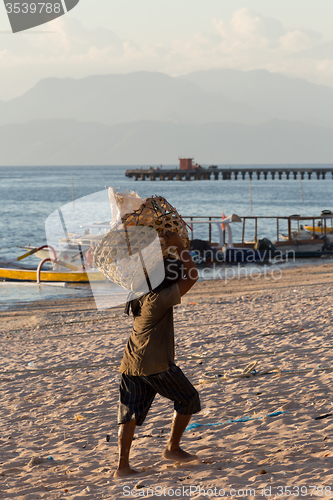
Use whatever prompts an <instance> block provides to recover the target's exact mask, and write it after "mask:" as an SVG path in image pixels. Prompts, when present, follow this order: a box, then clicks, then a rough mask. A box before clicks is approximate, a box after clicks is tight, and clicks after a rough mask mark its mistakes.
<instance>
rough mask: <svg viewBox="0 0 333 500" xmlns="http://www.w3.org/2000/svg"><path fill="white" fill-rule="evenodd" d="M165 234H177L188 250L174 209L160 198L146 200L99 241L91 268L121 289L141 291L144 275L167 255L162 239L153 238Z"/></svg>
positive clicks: (186, 234) (184, 225)
mask: <svg viewBox="0 0 333 500" xmlns="http://www.w3.org/2000/svg"><path fill="white" fill-rule="evenodd" d="M165 231H173V232H176V233H178V234H179V236H180V237H181V240H182V242H183V245H184V246H185V247H186V248H189V246H190V242H189V238H188V232H187V228H186V224H185V222H184V221H183V219H182V218H181V217H180V215H179V214H178V212H177V211H176V209H175V208H174V207H173V206H172V205H170V203H168V202H167V200H166V199H165V198H162V197H160V196H154V197H152V198H147V199H146V201H145V202H144V203H143V204H142V205H141V206H140V208H139V209H138V210H135V211H134V212H133V213H131V214H126V215H125V216H124V217H122V219H121V223H120V222H119V223H117V224H115V225H114V226H113V227H112V229H111V230H110V231H109V232H108V233H107V234H106V235H105V236H104V237H103V238H102V240H101V241H100V243H99V244H98V246H97V247H96V249H95V251H94V265H95V266H96V267H98V268H99V269H100V270H101V271H102V272H103V274H104V275H105V276H106V277H107V278H108V279H109V280H111V281H113V282H114V283H116V284H118V285H120V286H122V287H123V288H126V289H128V290H133V291H137V290H141V289H142V287H143V286H144V285H146V279H145V278H146V277H147V275H149V278H151V272H153V271H154V269H155V268H157V267H158V265H159V264H161V261H162V258H165V257H167V256H168V255H169V253H170V248H169V247H168V245H167V243H166V242H165V241H164V240H163V238H162V237H161V238H159V239H157V235H158V233H161V232H165ZM172 256H173V257H174V256H175V254H174V253H172ZM147 268H148V270H147ZM150 281H151V280H150ZM143 282H144V285H143ZM156 286H157V285H156Z"/></svg>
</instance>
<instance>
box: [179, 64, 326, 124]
mask: <svg viewBox="0 0 333 500" xmlns="http://www.w3.org/2000/svg"><path fill="white" fill-rule="evenodd" d="M180 79H181V80H183V81H188V82H191V83H194V84H196V85H198V86H199V87H200V88H201V89H202V90H204V91H205V92H221V93H222V94H223V95H225V96H226V97H228V98H230V99H232V100H234V101H237V102H238V103H243V104H245V105H246V106H252V107H253V108H254V109H256V110H257V111H258V112H261V113H267V114H268V115H270V116H273V117H275V118H278V119H280V120H295V121H301V122H303V123H312V124H315V125H323V126H333V89H331V88H329V87H325V86H323V85H316V84H314V83H309V82H307V81H306V80H302V79H300V78H290V77H287V76H284V75H281V74H277V73H269V72H268V71H266V70H254V71H246V72H244V71H238V70H233V69H213V70H207V71H197V72H194V73H189V74H187V75H184V76H182V77H180Z"/></svg>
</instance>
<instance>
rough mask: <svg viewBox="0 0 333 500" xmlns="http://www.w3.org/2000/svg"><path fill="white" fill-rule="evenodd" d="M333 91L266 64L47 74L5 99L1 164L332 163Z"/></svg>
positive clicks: (0, 109) (0, 116)
mask: <svg viewBox="0 0 333 500" xmlns="http://www.w3.org/2000/svg"><path fill="white" fill-rule="evenodd" d="M332 132H333V90H332V89H330V88H328V87H324V86H321V85H315V84H311V83H309V82H307V81H305V80H301V79H292V78H289V77H286V76H284V75H279V74H273V73H268V72H267V71H264V70H256V71H250V72H240V71H236V70H226V69H216V70H209V71H200V72H195V73H190V74H188V75H184V76H181V77H177V78H175V77H170V76H168V75H165V74H162V73H151V72H135V73H130V74H127V75H99V76H91V77H88V78H83V79H80V80H74V79H69V78H64V79H59V78H49V79H45V80H41V81H40V82H39V83H38V84H37V85H35V86H34V87H33V88H32V89H30V90H29V91H27V92H26V93H25V94H23V95H22V96H20V97H17V98H15V99H12V100H10V101H6V102H5V101H0V151H1V155H0V165H45V166H47V165H73V164H75V165H97V164H98V165H120V164H124V165H130V164H135V165H137V164H142V165H145V164H163V163H167V164H176V163H177V162H178V157H179V156H190V157H194V158H195V161H197V162H198V163H201V164H210V163H215V164H225V163H230V164H232V163H248V164H251V163H331V162H332V158H333V141H332V140H331V137H332Z"/></svg>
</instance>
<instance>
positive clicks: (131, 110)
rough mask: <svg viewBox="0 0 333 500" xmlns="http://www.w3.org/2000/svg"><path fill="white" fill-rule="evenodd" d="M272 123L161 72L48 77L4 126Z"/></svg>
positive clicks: (19, 101)
mask: <svg viewBox="0 0 333 500" xmlns="http://www.w3.org/2000/svg"><path fill="white" fill-rule="evenodd" d="M270 118H272V117H271V116H270V115H269V114H268V113H266V112H265V111H260V112H258V111H257V110H256V109H255V108H252V107H251V106H248V105H247V104H243V103H241V104H240V103H238V102H236V101H234V100H233V99H232V98H230V97H225V96H224V95H223V94H222V93H221V92H219V91H214V92H211V91H205V90H202V89H201V88H200V87H198V86H197V85H196V84H194V83H191V82H189V81H187V80H181V79H177V78H172V77H170V76H167V75H165V74H162V73H152V72H136V73H130V74H127V75H102V76H91V77H88V78H82V79H79V80H74V79H71V78H62V79H60V78H48V79H45V80H41V81H40V82H39V83H38V84H37V85H35V86H34V87H33V88H32V89H31V90H29V91H28V92H26V93H25V94H23V95H22V96H20V97H17V98H15V99H12V100H10V101H7V102H3V101H2V102H1V101H0V125H6V124H9V123H25V122H28V121H31V120H50V119H75V120H80V121H84V122H90V121H95V122H99V123H103V124H105V125H115V124H119V123H128V122H135V121H141V120H154V121H162V122H171V123H188V124H191V123H193V124H200V123H210V122H212V121H220V122H237V123H251V124H255V123H263V122H264V121H266V120H267V119H270Z"/></svg>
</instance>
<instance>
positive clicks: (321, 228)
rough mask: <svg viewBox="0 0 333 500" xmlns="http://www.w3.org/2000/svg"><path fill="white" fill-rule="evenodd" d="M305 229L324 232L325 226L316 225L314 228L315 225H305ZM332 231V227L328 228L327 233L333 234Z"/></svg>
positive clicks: (317, 232)
mask: <svg viewBox="0 0 333 500" xmlns="http://www.w3.org/2000/svg"><path fill="white" fill-rule="evenodd" d="M304 229H306V230H307V231H309V232H311V233H313V232H315V233H316V234H322V233H324V231H325V228H324V226H315V227H314V228H313V226H304ZM332 233H333V231H332V230H331V228H326V234H332Z"/></svg>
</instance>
